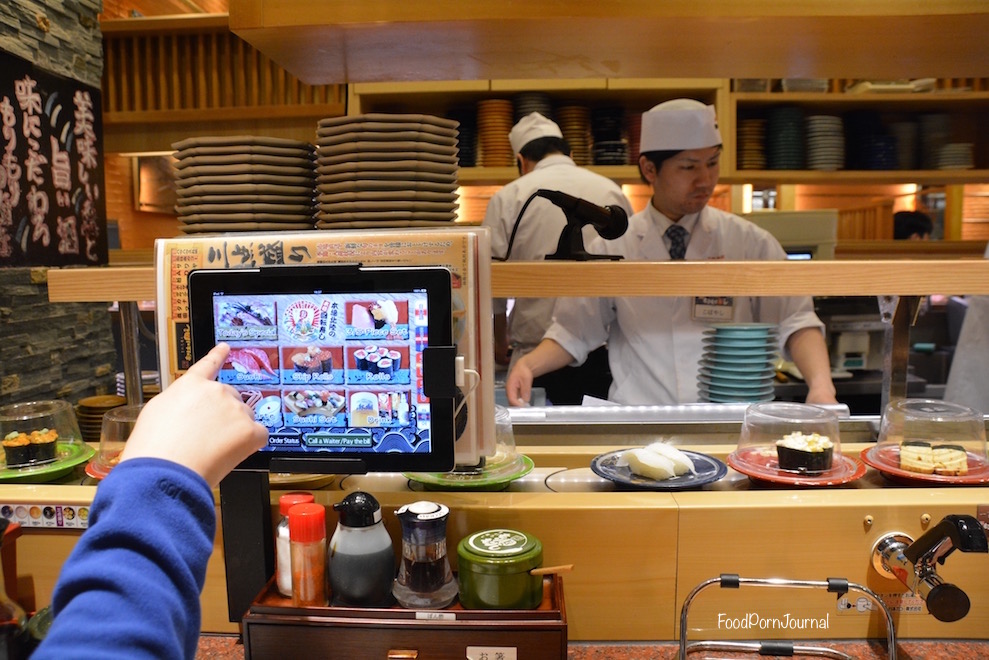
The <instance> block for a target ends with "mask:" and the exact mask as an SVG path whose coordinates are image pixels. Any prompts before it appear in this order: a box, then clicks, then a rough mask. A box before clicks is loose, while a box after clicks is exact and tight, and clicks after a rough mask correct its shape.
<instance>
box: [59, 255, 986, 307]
mask: <svg viewBox="0 0 989 660" xmlns="http://www.w3.org/2000/svg"><path fill="white" fill-rule="evenodd" d="M491 279H492V284H491V294H492V295H493V296H495V297H499V298H509V297H518V298H525V297H541V296H680V295H689V296H732V295H750V296H790V295H817V296H825V295H847V296H871V295H901V296H911V295H913V296H923V295H928V294H932V293H944V294H956V295H961V294H989V260H984V259H963V260H940V259H920V260H897V261H881V262H880V261H853V260H842V261H809V262H791V261H743V262H728V261H725V262H692V261H689V262H677V263H671V262H659V263H657V262H628V261H619V262H611V261H609V262H603V261H602V262H597V261H596V262H571V261H567V262H515V263H493V264H492V265H491ZM155 295H156V294H155V270H154V267H153V266H146V267H140V266H129V267H116V268H115V267H111V268H63V269H51V270H49V271H48V298H49V300H50V301H51V302H113V301H127V300H138V301H140V300H154V299H155Z"/></svg>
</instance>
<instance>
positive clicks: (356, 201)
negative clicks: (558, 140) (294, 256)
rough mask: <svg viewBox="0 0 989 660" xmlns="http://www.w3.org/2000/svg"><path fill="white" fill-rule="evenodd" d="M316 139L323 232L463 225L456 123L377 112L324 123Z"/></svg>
mask: <svg viewBox="0 0 989 660" xmlns="http://www.w3.org/2000/svg"><path fill="white" fill-rule="evenodd" d="M505 135H506V136H507V133H506V134H505ZM316 136H317V138H316V191H317V196H316V201H317V202H318V215H317V220H318V221H317V223H316V228H317V229H346V228H367V227H415V226H433V225H436V224H437V223H450V222H453V221H454V220H456V217H457V168H458V163H457V122H456V121H453V120H451V119H444V118H442V117H434V116H432V115H417V114H385V113H370V114H365V115H354V116H351V117H334V118H331V119H322V120H320V121H319V127H318V128H317V130H316ZM505 142H506V144H507V142H508V139H507V137H505Z"/></svg>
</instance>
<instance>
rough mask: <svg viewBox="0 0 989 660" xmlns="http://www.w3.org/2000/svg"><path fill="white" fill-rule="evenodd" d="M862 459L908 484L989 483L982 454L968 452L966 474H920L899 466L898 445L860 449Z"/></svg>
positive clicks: (889, 476)
mask: <svg viewBox="0 0 989 660" xmlns="http://www.w3.org/2000/svg"><path fill="white" fill-rule="evenodd" d="M862 460H863V461H865V463H866V465H869V466H870V467H874V468H875V469H876V470H878V471H879V472H880V473H882V475H883V476H884V477H887V478H888V479H891V480H893V481H898V482H903V483H908V484H924V485H928V484H942V485H945V486H950V485H955V484H961V485H969V486H971V485H974V484H984V483H989V461H987V460H986V458H985V457H984V456H979V455H977V454H973V453H972V452H968V474H959V475H949V474H921V473H920V472H911V471H910V470H904V469H902V468H901V467H900V446H899V445H897V444H888V445H885V446H879V445H876V446H875V447H867V448H865V449H863V450H862Z"/></svg>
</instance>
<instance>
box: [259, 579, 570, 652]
mask: <svg viewBox="0 0 989 660" xmlns="http://www.w3.org/2000/svg"><path fill="white" fill-rule="evenodd" d="M243 637H244V654H245V657H246V658H284V657H319V658H325V659H327V660H336V659H338V658H339V659H341V660H352V659H353V658H382V659H396V660H397V659H398V658H403V659H412V658H417V659H418V660H423V659H425V658H469V657H473V656H471V655H469V654H468V652H469V651H470V650H471V649H475V653H476V654H477V655H478V657H480V651H476V650H477V649H481V650H487V657H495V656H494V653H495V652H496V651H508V650H512V651H513V652H514V654H515V655H514V656H513V655H511V654H510V653H509V654H507V655H506V657H517V658H561V659H564V660H565V658H566V657H567V616H566V607H565V605H564V600H563V579H562V578H561V577H560V576H559V575H548V576H545V577H544V578H543V600H542V602H541V603H540V605H539V607H537V608H536V609H532V610H468V609H464V608H463V607H462V606H461V605H460V604H459V603H455V604H454V605H451V606H450V607H447V608H444V609H441V610H408V609H402V608H399V607H392V608H358V607H336V606H329V607H294V606H293V605H292V601H291V599H288V598H285V597H284V596H282V595H281V594H279V593H278V591H277V589H276V588H275V586H274V583H273V582H269V583H268V585H267V586H266V588H265V589H264V591H262V592H261V594H260V595H259V596H258V598H256V599H255V601H254V603H252V604H251V608H250V610H249V611H248V613H247V615H246V616H245V617H244V620H243Z"/></svg>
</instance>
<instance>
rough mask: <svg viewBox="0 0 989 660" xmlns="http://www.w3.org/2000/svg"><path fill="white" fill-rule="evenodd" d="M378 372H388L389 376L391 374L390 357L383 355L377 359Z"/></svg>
mask: <svg viewBox="0 0 989 660" xmlns="http://www.w3.org/2000/svg"><path fill="white" fill-rule="evenodd" d="M378 373H379V374H388V375H389V376H391V374H392V362H391V358H386V357H383V358H381V359H380V360H378Z"/></svg>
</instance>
